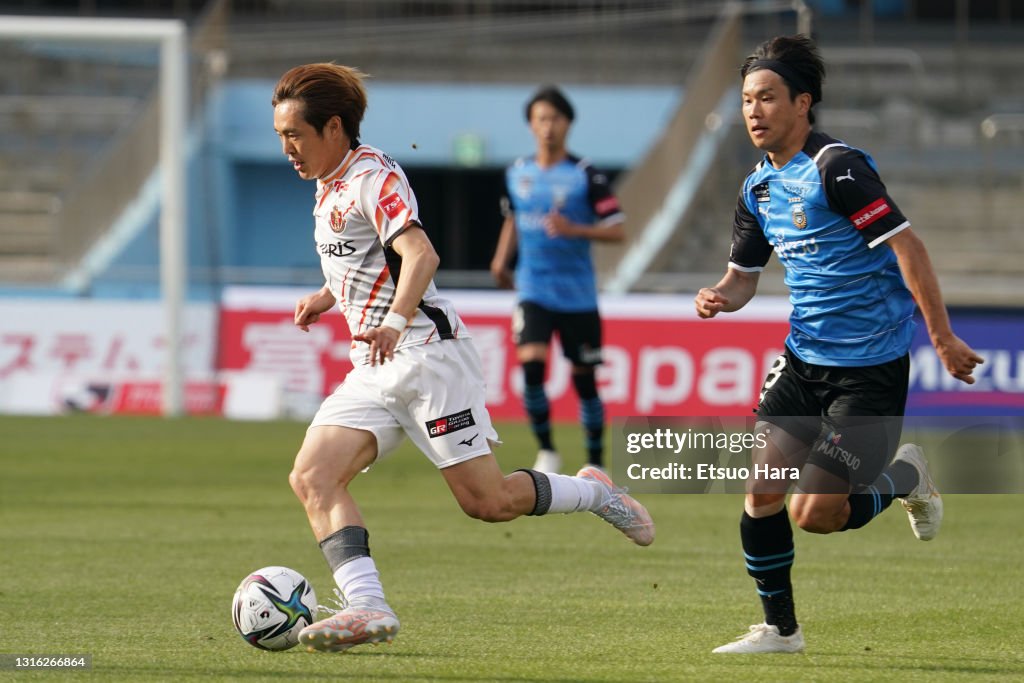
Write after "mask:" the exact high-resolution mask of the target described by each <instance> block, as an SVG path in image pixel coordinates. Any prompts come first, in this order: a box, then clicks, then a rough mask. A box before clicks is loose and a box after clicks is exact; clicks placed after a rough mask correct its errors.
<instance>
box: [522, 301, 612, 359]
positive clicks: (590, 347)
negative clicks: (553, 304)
mask: <svg viewBox="0 0 1024 683" xmlns="http://www.w3.org/2000/svg"><path fill="white" fill-rule="evenodd" d="M554 332H558V339H559V341H561V343H562V353H564V354H565V357H566V358H568V359H569V361H570V362H571V363H572V364H573V365H583V366H594V365H599V364H600V363H601V316H600V315H598V313H597V311H582V312H578V313H563V312H560V311H552V310H551V309H550V308H545V307H544V306H540V305H539V304H535V303H533V302H531V301H520V302H519V304H518V305H517V306H516V310H515V313H513V315H512V340H513V341H514V342H515V344H516V346H522V345H524V344H550V343H551V335H552V333H554Z"/></svg>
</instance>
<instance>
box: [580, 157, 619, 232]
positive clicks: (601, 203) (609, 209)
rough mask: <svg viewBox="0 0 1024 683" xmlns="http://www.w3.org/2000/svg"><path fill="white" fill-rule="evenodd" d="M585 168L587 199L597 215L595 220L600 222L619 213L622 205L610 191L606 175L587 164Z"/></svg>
mask: <svg viewBox="0 0 1024 683" xmlns="http://www.w3.org/2000/svg"><path fill="white" fill-rule="evenodd" d="M585 169H586V172H587V199H588V200H589V201H590V208H592V209H593V210H594V213H595V214H596V215H597V220H598V221H599V222H600V221H604V220H606V219H608V218H611V217H613V216H616V215H618V214H621V213H622V206H621V205H620V204H619V200H618V198H617V197H616V196H615V195H614V194H613V193H612V187H611V184H610V183H609V182H608V176H606V175H605V174H604V173H601V172H600V171H598V170H597V169H595V168H594V167H593V166H590V165H587V166H586V167H585Z"/></svg>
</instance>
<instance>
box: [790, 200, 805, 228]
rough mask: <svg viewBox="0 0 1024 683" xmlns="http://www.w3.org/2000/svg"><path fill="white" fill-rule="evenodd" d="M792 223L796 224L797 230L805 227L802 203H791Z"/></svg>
mask: <svg viewBox="0 0 1024 683" xmlns="http://www.w3.org/2000/svg"><path fill="white" fill-rule="evenodd" d="M793 225H794V226H796V229H797V230H803V229H804V228H806V227H807V213H806V212H805V211H804V205H803V204H794V205H793Z"/></svg>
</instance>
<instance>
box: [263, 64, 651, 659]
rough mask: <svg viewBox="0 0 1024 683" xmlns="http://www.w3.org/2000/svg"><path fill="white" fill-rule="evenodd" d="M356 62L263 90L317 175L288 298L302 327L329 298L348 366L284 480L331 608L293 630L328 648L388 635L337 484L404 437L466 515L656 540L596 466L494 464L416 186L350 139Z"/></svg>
mask: <svg viewBox="0 0 1024 683" xmlns="http://www.w3.org/2000/svg"><path fill="white" fill-rule="evenodd" d="M362 79H363V75H362V74H361V73H360V72H359V71H357V70H355V69H352V68H350V67H346V66H340V65H336V64H307V65H304V66H299V67H295V68H294V69H291V70H290V71H288V72H287V73H286V74H285V75H284V76H282V77H281V80H280V81H279V82H278V83H277V86H276V87H275V89H274V96H273V100H272V103H273V105H274V130H275V131H276V132H277V135H278V137H279V138H280V140H281V145H282V151H283V152H284V154H285V155H286V156H287V157H288V160H289V161H290V162H291V163H292V166H293V167H294V168H295V171H296V172H297V173H298V174H299V177H301V178H303V179H305V180H314V179H315V180H316V181H317V191H316V203H315V206H314V210H313V215H314V218H315V223H316V228H315V240H316V248H317V251H318V252H319V254H320V261H321V265H322V268H323V272H324V278H325V284H324V286H323V287H322V288H321V289H320V290H319V291H317V292H315V293H313V294H310V295H308V296H305V297H303V298H302V299H300V300H299V301H298V303H297V304H296V306H295V324H296V325H297V326H299V327H300V328H301V329H303V330H306V331H308V330H309V325H311V324H314V323H316V322H317V321H318V320H319V319H320V316H321V315H322V314H324V313H326V312H327V311H329V310H330V309H331V308H333V307H334V306H335V304H337V305H338V306H339V307H340V308H341V311H342V313H343V314H344V315H345V319H346V320H347V321H348V325H349V329H350V331H351V333H352V339H353V342H352V350H351V358H352V362H353V365H354V368H353V370H352V371H351V372H350V373H349V374H348V376H347V377H346V378H345V381H344V382H343V383H342V384H341V385H340V386H339V387H338V388H337V389H336V390H335V392H334V393H333V394H331V395H330V396H328V397H327V398H326V399H325V400H324V402H323V404H322V405H321V407H320V410H319V411H318V412H317V414H316V416H315V417H314V418H313V422H312V424H311V425H310V427H309V429H308V431H307V432H306V438H305V440H304V441H303V443H302V447H301V449H300V450H299V453H298V455H297V456H296V457H295V465H294V467H293V469H292V472H291V474H290V475H289V483H290V484H291V486H292V489H293V490H294V491H295V494H296V495H297V496H298V497H299V500H301V501H302V504H303V506H304V507H305V509H306V515H307V516H308V518H309V523H310V526H311V527H312V528H313V533H314V535H315V536H316V539H317V541H318V543H319V545H320V548H321V550H322V551H323V553H324V557H325V558H326V559H327V563H328V564H329V565H330V568H331V571H332V573H333V575H334V578H335V581H336V582H337V584H338V589H339V591H340V594H341V597H342V601H343V606H344V607H343V609H342V610H341V611H339V612H338V613H336V614H334V615H333V616H331V617H328V618H327V619H323V620H321V621H318V622H316V623H314V624H312V625H310V626H308V627H307V628H305V629H303V631H302V632H301V633H300V635H299V640H300V641H301V642H302V643H304V644H305V645H306V646H307V647H310V648H313V649H317V650H323V651H330V652H338V651H342V650H346V649H348V648H350V647H352V646H354V645H361V644H363V643H378V642H382V641H391V640H392V639H393V638H394V636H395V634H397V632H398V628H399V622H398V619H397V617H396V616H395V613H394V611H393V610H392V609H391V608H390V607H389V606H388V604H387V602H386V601H385V599H384V590H383V588H382V587H381V583H380V578H379V574H378V572H377V568H376V566H375V564H374V561H373V559H372V558H371V557H370V550H369V534H368V533H367V530H366V527H365V524H364V523H363V519H362V516H361V514H360V512H359V507H358V506H357V505H356V502H355V500H353V498H352V496H351V494H350V493H349V491H348V484H349V482H351V481H352V479H353V478H354V477H355V476H356V475H357V474H358V473H359V472H360V471H362V470H364V469H365V468H367V467H368V466H370V465H371V464H372V463H373V462H374V461H375V460H377V459H378V458H381V457H384V456H385V455H387V454H388V453H389V452H391V451H392V450H394V449H395V448H396V447H397V446H398V445H399V443H401V441H402V439H403V438H404V437H405V436H408V437H409V438H411V439H412V441H413V443H415V444H416V445H417V447H419V449H420V450H421V451H423V452H424V453H425V454H426V455H427V457H429V458H430V459H431V461H432V462H433V463H434V464H435V465H436V466H437V467H438V469H439V470H440V471H441V475H442V476H443V477H444V478H445V481H446V482H447V483H448V486H449V488H450V489H451V491H452V493H453V494H454V496H455V499H456V500H457V501H458V503H459V505H460V507H461V508H462V509H463V511H465V513H466V514H467V515H469V516H470V517H474V518H476V519H481V520H484V521H487V522H505V521H509V520H512V519H515V518H516V517H520V516H522V515H543V514H547V513H554V512H561V513H569V512H583V511H590V512H593V513H595V514H596V515H598V516H599V517H601V518H602V519H604V520H605V521H607V522H609V523H610V524H612V525H613V526H615V527H616V528H617V529H619V530H620V531H622V532H623V533H624V534H625V535H626V536H627V537H628V538H629V539H630V540H632V541H633V542H634V543H636V544H638V545H649V544H650V543H651V542H653V540H654V523H653V522H652V521H651V517H650V515H649V514H648V513H647V510H646V509H645V508H644V507H643V505H641V504H640V503H639V502H637V501H636V500H634V499H633V498H632V497H630V496H628V495H626V493H625V491H623V490H620V489H616V488H615V487H614V485H613V484H612V482H611V480H610V479H609V478H608V477H607V475H605V474H604V472H602V471H601V470H599V469H597V468H593V467H585V468H583V469H582V470H580V471H579V472H578V473H577V475H576V476H566V475H559V474H544V473H541V472H536V471H533V470H518V471H516V472H513V473H512V474H510V475H508V476H503V475H502V473H501V470H500V469H499V467H498V463H497V461H496V459H495V458H494V456H493V455H492V453H491V445H492V444H494V443H497V440H498V436H497V433H496V432H495V431H494V428H493V427H492V426H491V421H490V417H489V416H488V414H487V409H486V407H485V405H484V380H483V375H482V372H481V369H480V359H479V356H478V355H477V352H476V348H475V347H474V346H473V342H472V341H471V340H470V339H469V334H468V331H467V330H466V327H465V325H464V324H463V323H462V321H461V320H460V319H459V317H458V315H457V314H456V312H455V310H454V308H453V307H452V305H451V303H450V302H448V301H446V300H445V299H443V298H441V297H439V296H438V293H437V290H436V288H435V287H434V283H433V276H434V273H435V271H436V270H437V266H438V262H439V259H438V256H437V253H436V252H435V251H434V248H433V246H432V245H431V243H430V240H429V238H428V237H427V234H426V232H425V231H424V230H423V226H422V225H421V224H420V221H419V217H418V214H417V205H416V197H415V195H414V194H413V192H412V190H411V189H410V187H409V183H408V181H407V179H406V177H405V173H404V172H403V171H402V169H401V168H400V167H399V166H398V164H397V163H395V161H394V159H392V158H391V157H389V156H387V155H386V154H384V153H383V152H381V151H380V150H378V149H375V148H373V147H370V146H368V145H363V144H361V143H360V142H359V125H360V123H361V121H362V118H363V113H364V111H365V109H366V91H365V89H364V87H363V83H362Z"/></svg>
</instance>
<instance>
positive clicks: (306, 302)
mask: <svg viewBox="0 0 1024 683" xmlns="http://www.w3.org/2000/svg"><path fill="white" fill-rule="evenodd" d="M335 301H336V300H335V298H334V295H333V294H331V291H330V290H329V289H327V287H324V288H322V289H321V290H319V291H317V292H315V293H313V294H309V295H308V296H304V297H302V298H301V299H299V300H298V301H297V302H296V303H295V324H296V325H297V326H298V327H299V328H300V329H301V330H302V331H303V332H309V326H310V325H312V324H313V323H315V322H317V321H318V320H320V314H321V313H326V312H327V311H329V310H331V307H332V306H334V304H335Z"/></svg>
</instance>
